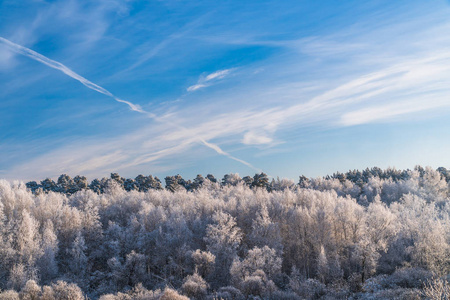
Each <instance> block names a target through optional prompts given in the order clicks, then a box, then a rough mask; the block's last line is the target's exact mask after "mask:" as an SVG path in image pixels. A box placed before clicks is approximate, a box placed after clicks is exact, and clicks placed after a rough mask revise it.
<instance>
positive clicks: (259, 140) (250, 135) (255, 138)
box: [242, 131, 273, 145]
mask: <svg viewBox="0 0 450 300" xmlns="http://www.w3.org/2000/svg"><path fill="white" fill-rule="evenodd" d="M272 141H273V139H272V138H270V137H268V136H265V135H260V134H256V133H255V132H252V131H249V132H247V133H246V134H244V138H243V139H242V143H243V144H245V145H262V144H270V143H272Z"/></svg>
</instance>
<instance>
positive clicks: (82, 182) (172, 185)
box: [26, 166, 450, 195]
mask: <svg viewBox="0 0 450 300" xmlns="http://www.w3.org/2000/svg"><path fill="white" fill-rule="evenodd" d="M414 171H417V172H418V173H419V176H420V177H423V176H424V174H425V169H424V168H423V167H422V166H416V167H415V168H414ZM436 171H437V172H439V173H440V174H441V176H442V178H443V179H445V181H446V182H449V181H450V170H447V169H446V168H444V167H439V168H438V169H437V170H436ZM410 176H411V170H409V169H407V170H397V169H395V168H388V169H381V168H378V167H373V168H370V169H369V168H366V169H365V170H363V171H360V170H351V171H348V172H346V173H340V172H336V173H334V174H333V175H327V176H324V177H322V178H321V179H324V180H331V179H338V180H339V181H340V182H345V181H346V180H348V181H349V182H352V183H354V184H356V185H358V186H359V187H362V186H363V185H364V184H365V183H367V182H368V181H369V179H370V178H375V177H377V178H380V179H383V180H392V181H394V182H397V181H399V180H407V179H409V178H410ZM313 180H314V179H312V178H308V177H306V176H304V175H302V176H300V177H299V182H298V183H297V184H295V183H294V182H293V181H291V180H287V179H279V178H277V179H274V178H273V179H272V180H269V177H268V176H267V174H265V173H263V172H262V173H260V174H255V175H254V176H253V177H251V176H245V177H242V178H241V177H240V176H239V175H238V174H235V173H231V174H226V175H225V176H224V177H223V178H222V180H221V181H219V180H218V179H216V178H215V177H214V175H212V174H208V175H206V177H203V176H202V175H200V174H199V175H197V177H196V178H194V179H193V180H190V179H189V180H185V179H183V177H181V175H179V174H177V175H175V176H167V177H165V178H164V181H165V188H166V189H167V190H170V191H172V192H175V191H177V190H180V189H184V190H187V191H194V190H196V189H198V188H199V187H201V186H202V185H203V184H204V183H205V182H208V183H220V184H221V185H222V186H227V185H233V186H235V185H237V184H239V183H243V184H245V185H246V186H248V187H251V188H254V187H262V188H266V189H267V190H268V191H269V192H270V191H278V190H284V189H286V188H292V187H295V185H298V186H299V187H302V188H308V187H310V186H311V181H313ZM315 180H317V179H315ZM111 184H115V185H119V186H121V187H122V188H123V189H125V190H126V191H139V192H146V191H148V190H151V189H154V190H161V189H163V188H164V187H163V185H162V182H161V180H160V179H159V178H158V177H156V176H155V177H153V176H152V175H149V176H144V175H138V176H137V177H136V178H134V179H132V178H124V177H121V176H120V175H119V174H118V173H111V176H110V178H106V177H104V178H102V179H94V180H92V181H91V182H90V183H89V182H88V180H87V178H86V177H85V176H80V175H77V176H75V177H74V178H72V177H70V176H69V175H67V174H62V175H60V176H59V178H58V180H57V181H56V182H55V181H54V180H52V179H50V178H46V179H45V180H42V181H41V182H40V183H37V182H36V181H30V182H27V183H26V186H27V187H28V188H29V189H31V191H32V192H33V193H35V194H39V193H42V192H49V191H52V192H57V193H64V194H67V195H72V194H75V193H76V192H78V191H81V190H87V189H89V190H92V191H94V192H96V193H98V194H102V193H104V192H105V191H106V189H107V187H108V186H109V185H111Z"/></svg>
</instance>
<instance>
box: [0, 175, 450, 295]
mask: <svg viewBox="0 0 450 300" xmlns="http://www.w3.org/2000/svg"><path fill="white" fill-rule="evenodd" d="M164 183H165V185H164V186H163V184H162V182H161V181H160V180H159V179H158V178H157V177H153V176H151V175H149V176H144V175H139V176H137V177H136V178H135V179H126V178H122V177H121V176H119V175H118V174H116V173H113V174H111V176H110V178H103V179H94V180H92V181H91V182H88V180H87V179H86V177H83V176H76V177H74V178H72V177H70V176H68V175H61V176H60V177H59V178H58V179H57V181H56V182H55V181H53V180H52V179H49V178H47V179H45V180H42V181H40V182H39V183H38V182H35V181H32V182H28V183H23V182H19V181H13V182H9V181H6V180H0V299H49V300H50V299H55V300H56V299H75V300H77V299H101V300H119V299H120V300H128V299H142V300H143V299H161V300H164V299H166V300H167V299H211V300H212V299H217V300H219V299H227V300H228V299H230V300H231V299H449V297H450V170H447V169H445V168H438V169H436V170H435V169H433V168H431V167H425V168H424V167H421V166H416V167H415V168H414V169H413V170H397V169H394V168H389V169H385V170H382V169H380V168H371V169H365V170H363V171H358V170H353V171H349V172H346V173H335V174H333V175H330V176H325V177H318V178H307V177H305V176H300V177H299V180H298V181H297V182H294V181H292V180H288V179H279V178H269V177H268V176H267V175H266V174H264V173H260V174H255V175H254V176H253V177H251V176H246V177H243V178H241V177H240V176H239V175H238V174H227V175H225V176H224V177H223V178H222V179H216V178H215V177H214V176H212V175H207V176H205V177H203V176H201V175H198V176H197V177H196V178H194V179H193V180H185V179H183V178H182V177H181V176H180V175H176V176H167V177H166V178H165V179H164Z"/></svg>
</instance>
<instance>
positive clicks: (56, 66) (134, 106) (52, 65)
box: [0, 36, 261, 172]
mask: <svg viewBox="0 0 450 300" xmlns="http://www.w3.org/2000/svg"><path fill="white" fill-rule="evenodd" d="M0 42H3V43H4V44H6V45H7V46H9V48H10V49H11V50H13V51H14V52H16V53H19V54H22V55H24V56H27V57H29V58H31V59H34V60H36V61H38V62H40V63H43V64H44V65H47V66H49V67H50V68H53V69H56V70H59V71H61V72H63V73H64V74H66V75H67V76H69V77H72V78H73V79H75V80H77V81H79V82H80V83H82V84H83V85H84V86H86V87H87V88H89V89H91V90H94V91H96V92H98V93H101V94H103V95H106V96H108V97H111V98H113V99H114V100H115V101H117V102H120V103H124V104H126V105H128V107H129V108H130V109H131V110H133V111H135V112H138V113H141V114H145V115H147V116H149V117H150V118H152V119H154V120H155V121H158V122H161V123H164V124H167V125H170V126H173V127H176V128H178V129H180V130H182V131H188V130H187V129H186V128H185V127H182V126H180V125H174V124H172V123H170V122H167V121H164V120H162V119H161V118H159V117H158V116H157V115H155V114H154V113H151V112H148V111H145V110H143V109H142V108H141V107H140V106H139V105H137V104H134V103H132V102H130V101H126V100H122V99H120V98H118V97H116V96H115V95H114V94H113V93H111V92H110V91H108V90H107V89H105V88H103V87H101V86H99V85H97V84H95V83H93V82H91V81H89V80H87V79H86V78H84V77H83V76H81V75H79V74H77V73H75V72H74V71H72V70H71V69H69V68H68V67H66V66H65V65H63V64H62V63H60V62H57V61H55V60H52V59H50V58H48V57H46V56H44V55H42V54H39V53H37V52H36V51H33V50H31V49H29V48H27V47H24V46H21V45H18V44H16V43H13V42H11V41H10V40H7V39H5V38H3V37H1V36H0ZM194 137H195V138H196V139H197V140H198V141H199V142H200V143H201V144H203V145H205V146H206V147H208V148H210V149H213V150H214V151H216V152H217V153H218V154H220V155H223V156H226V157H228V158H231V159H233V160H235V161H237V162H240V163H242V164H244V165H246V166H247V167H250V168H252V169H253V170H256V171H258V172H260V171H261V170H260V169H258V168H255V167H254V166H252V165H251V164H250V163H248V162H246V161H244V160H242V159H239V158H237V157H234V156H232V155H231V154H229V153H227V152H225V151H223V150H222V149H221V148H220V147H219V146H218V145H216V144H213V143H209V142H207V141H206V140H205V139H203V138H201V137H196V136H194Z"/></svg>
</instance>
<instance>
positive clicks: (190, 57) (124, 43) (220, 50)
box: [0, 0, 450, 180]
mask: <svg viewBox="0 0 450 300" xmlns="http://www.w3.org/2000/svg"><path fill="white" fill-rule="evenodd" d="M449 32H450V5H449V2H447V1H433V0H432V1H370V2H369V1H312V0H311V1H178V0H173V1H170V0H169V1H165V0H160V1H118V0H117V1H114V0H105V1H101V0H100V1H76V0H69V1H67V0H66V1H38V0H36V1H12V0H5V1H0V37H1V38H2V39H0V90H1V91H2V92H1V93H0V178H6V179H22V180H32V179H34V180H39V179H43V178H45V177H53V178H55V177H57V176H58V175H59V174H63V173H67V174H69V175H71V176H75V175H77V174H82V175H86V176H88V178H89V179H93V178H95V177H103V176H108V175H109V173H111V172H119V173H120V174H121V175H122V176H125V177H135V176H136V175H138V174H145V175H148V174H153V175H157V176H160V177H164V176H166V175H174V174H178V173H179V174H181V175H182V176H183V177H185V178H193V177H195V175H196V174H203V175H206V174H208V173H212V174H214V175H216V176H218V177H222V176H223V175H224V174H226V173H239V174H240V175H242V176H243V175H253V174H254V173H256V172H259V171H261V170H262V171H264V172H266V173H267V174H269V175H270V176H273V177H276V176H280V177H287V178H292V179H294V180H297V178H298V176H299V175H301V174H304V175H306V176H310V177H315V176H321V175H326V174H330V173H333V172H335V171H342V172H343V171H347V170H349V169H355V168H358V169H363V168H366V167H372V166H379V167H382V168H385V167H389V166H391V167H396V168H413V167H414V166H415V165H416V164H421V165H430V166H432V167H438V166H445V167H450V155H449V154H448V153H449V149H450V138H449V137H450V121H449V117H450V84H449V80H450V35H449V34H448V33H449ZM120 101H122V102H120Z"/></svg>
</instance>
